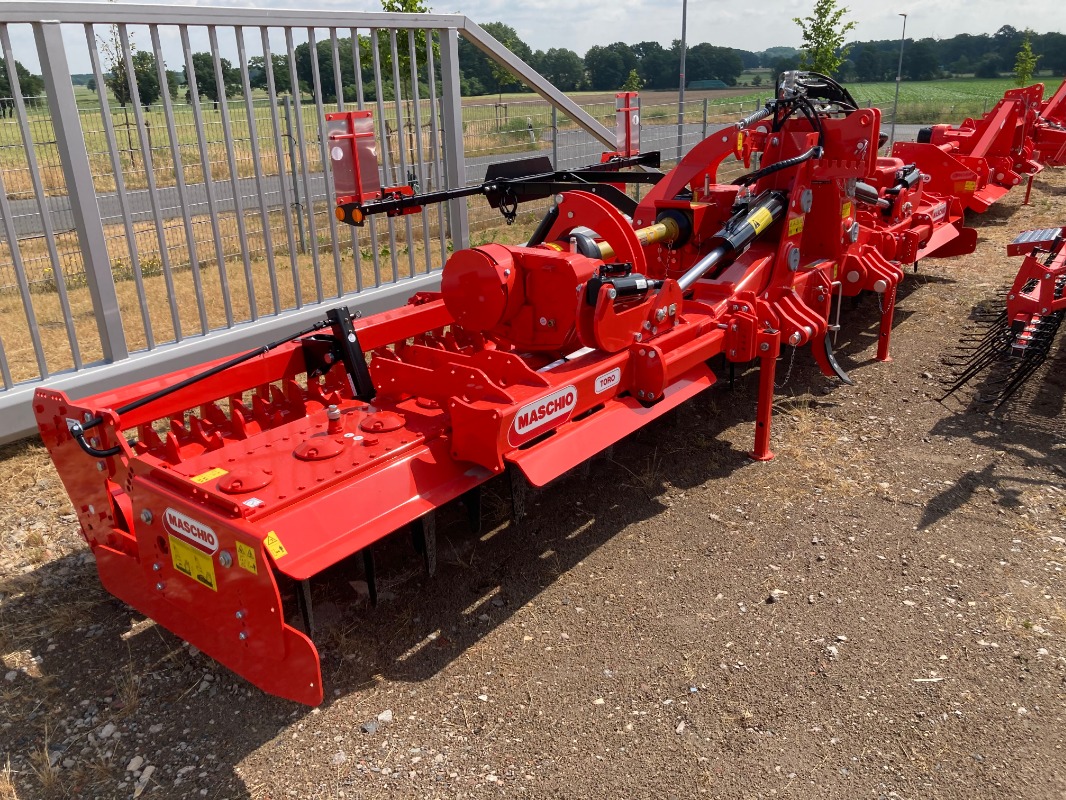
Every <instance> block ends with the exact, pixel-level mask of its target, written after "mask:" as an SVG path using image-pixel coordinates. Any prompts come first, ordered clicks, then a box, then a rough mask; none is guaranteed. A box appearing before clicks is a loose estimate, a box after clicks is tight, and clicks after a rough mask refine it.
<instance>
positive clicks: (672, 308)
mask: <svg viewBox="0 0 1066 800" xmlns="http://www.w3.org/2000/svg"><path fill="white" fill-rule="evenodd" d="M669 314H670V316H671V317H673V316H676V315H677V303H671V304H670V310H669Z"/></svg>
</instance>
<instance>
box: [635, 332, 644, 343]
mask: <svg viewBox="0 0 1066 800" xmlns="http://www.w3.org/2000/svg"><path fill="white" fill-rule="evenodd" d="M633 338H634V339H636V340H637V341H638V342H639V341H641V340H642V339H643V338H644V335H643V334H640V333H637V334H634V336H633Z"/></svg>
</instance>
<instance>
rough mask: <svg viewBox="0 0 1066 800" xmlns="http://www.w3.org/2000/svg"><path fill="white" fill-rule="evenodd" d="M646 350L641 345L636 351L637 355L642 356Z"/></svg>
mask: <svg viewBox="0 0 1066 800" xmlns="http://www.w3.org/2000/svg"><path fill="white" fill-rule="evenodd" d="M646 352H648V351H647V350H645V349H644V348H643V347H642V348H640V349H639V350H638V351H637V355H638V356H641V357H643V356H644V354H645V353H646Z"/></svg>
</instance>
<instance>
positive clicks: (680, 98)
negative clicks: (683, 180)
mask: <svg viewBox="0 0 1066 800" xmlns="http://www.w3.org/2000/svg"><path fill="white" fill-rule="evenodd" d="M687 22H688V0H681V76H680V78H681V88H680V90H679V92H678V95H677V160H678V161H680V160H681V132H682V129H683V127H684V124H685V27H686V24H687Z"/></svg>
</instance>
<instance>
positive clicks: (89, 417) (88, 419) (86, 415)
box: [82, 411, 93, 422]
mask: <svg viewBox="0 0 1066 800" xmlns="http://www.w3.org/2000/svg"><path fill="white" fill-rule="evenodd" d="M82 419H83V420H85V421H86V422H92V421H93V415H92V414H90V413H89V412H88V411H86V412H85V416H83V417H82Z"/></svg>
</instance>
